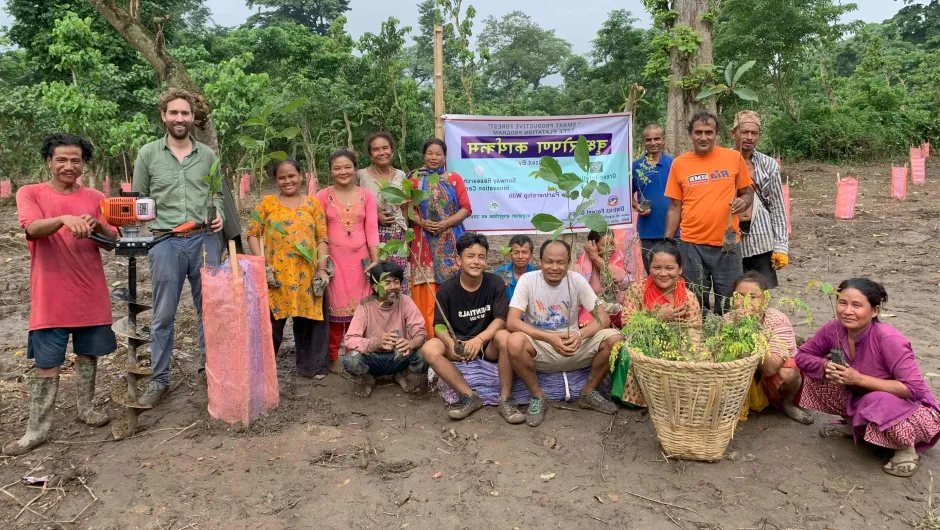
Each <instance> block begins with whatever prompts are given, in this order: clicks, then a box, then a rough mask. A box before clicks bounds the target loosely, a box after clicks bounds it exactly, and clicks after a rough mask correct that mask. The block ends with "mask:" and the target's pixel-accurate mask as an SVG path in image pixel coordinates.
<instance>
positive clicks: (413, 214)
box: [379, 175, 466, 357]
mask: <svg viewBox="0 0 940 530" xmlns="http://www.w3.org/2000/svg"><path fill="white" fill-rule="evenodd" d="M439 182H440V176H439V175H431V176H429V177H428V185H429V186H435V185H437V184H438V183H439ZM379 195H380V196H381V197H382V199H384V200H385V202H386V203H388V204H390V205H394V206H395V207H404V208H405V211H406V213H407V216H408V219H410V220H411V221H412V222H417V220H418V211H417V206H416V205H418V204H421V203H422V202H423V201H424V200H426V199H428V198H429V197H430V194H429V193H428V192H426V191H423V190H420V189H416V188H415V187H414V184H412V183H411V181H410V180H407V179H406V180H404V181H402V185H401V187H400V188H399V187H398V186H395V185H393V184H391V183H389V182H387V181H380V182H379ZM442 202H443V200H441V201H437V202H434V201H431V202H429V204H428V211H429V217H436V218H438V219H441V218H443V211H444V208H445V206H446V205H445V204H441V203H442ZM416 237H417V234H416V233H415V231H414V229H413V228H409V229H408V230H406V231H405V239H404V241H402V240H400V239H392V240H389V241H386V242H385V243H382V244H380V245H379V258H381V259H383V260H384V259H387V258H388V256H390V255H392V254H397V255H398V256H401V257H402V258H405V259H410V262H411V264H412V265H413V266H412V271H414V273H415V274H419V275H422V277H421V279H422V280H424V281H428V280H430V279H431V278H430V277H429V276H428V275H430V274H433V273H431V272H429V271H428V270H427V269H426V268H424V267H419V266H418V265H419V264H418V262H417V257H415V256H414V254H413V253H412V252H409V250H408V245H409V244H410V243H412V242H413V241H414V240H415V238H416ZM423 244H424V238H418V241H417V245H418V254H419V255H420V254H421V250H422V248H423ZM383 255H384V257H383ZM431 294H432V296H433V297H434V303H435V306H438V305H440V301H439V300H438V299H437V293H436V292H435V291H433V290H432V291H431ZM441 316H442V317H443V318H444V324H438V325H436V326H434V332H435V333H438V334H441V335H449V336H450V338H451V339H452V340H453V341H454V353H455V354H457V356H459V357H466V352H465V351H464V343H463V341H459V340H457V335H456V333H455V332H454V327H453V326H452V325H451V323H450V320H448V318H447V315H444V314H441Z"/></svg>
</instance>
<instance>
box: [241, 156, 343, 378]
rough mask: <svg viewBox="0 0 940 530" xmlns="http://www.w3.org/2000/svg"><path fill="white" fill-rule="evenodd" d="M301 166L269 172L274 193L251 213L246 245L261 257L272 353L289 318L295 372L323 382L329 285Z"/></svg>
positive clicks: (316, 208) (321, 220) (317, 216)
mask: <svg viewBox="0 0 940 530" xmlns="http://www.w3.org/2000/svg"><path fill="white" fill-rule="evenodd" d="M301 174H302V173H301V171H300V165H299V164H298V163H297V161H296V160H294V159H292V158H287V159H285V160H275V161H273V162H272V163H271V165H270V167H269V168H268V176H269V177H270V178H271V179H272V180H274V184H275V185H276V186H277V189H278V193H277V194H276V195H267V196H266V197H264V198H263V199H261V202H259V203H258V204H257V206H255V209H254V211H253V212H252V213H251V224H250V227H249V229H248V246H249V247H250V248H251V253H252V254H254V255H255V256H261V255H263V256H264V259H265V263H266V264H267V269H268V273H269V274H268V301H269V302H270V306H271V335H272V339H273V340H274V353H275V354H276V353H277V351H278V349H280V347H281V341H282V340H283V338H284V327H285V326H286V325H287V319H288V317H289V318H291V319H292V320H293V326H294V341H295V343H296V347H295V350H296V354H297V367H296V370H297V373H298V374H299V375H301V376H304V377H315V378H317V379H322V378H323V377H324V376H326V375H327V374H328V373H329V358H330V356H329V342H330V327H329V324H328V323H327V322H326V321H325V320H324V318H323V309H324V305H325V304H324V287H325V286H326V285H328V284H329V283H330V276H329V274H328V273H327V260H328V259H329V256H328V252H329V248H328V246H327V237H326V233H327V232H326V216H325V215H324V213H323V207H322V206H321V205H320V201H318V200H317V198H316V197H311V196H309V195H306V194H305V189H306V188H305V186H304V183H303V179H302V178H301Z"/></svg>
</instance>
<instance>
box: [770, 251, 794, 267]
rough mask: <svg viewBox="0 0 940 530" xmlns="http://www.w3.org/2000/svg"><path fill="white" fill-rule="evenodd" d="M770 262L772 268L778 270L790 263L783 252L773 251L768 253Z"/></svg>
mask: <svg viewBox="0 0 940 530" xmlns="http://www.w3.org/2000/svg"><path fill="white" fill-rule="evenodd" d="M770 263H771V264H772V265H773V267H774V270H780V269H782V268H784V267H786V266H787V264H789V263H790V258H789V256H787V255H786V254H784V253H783V252H774V253H773V254H771V255H770Z"/></svg>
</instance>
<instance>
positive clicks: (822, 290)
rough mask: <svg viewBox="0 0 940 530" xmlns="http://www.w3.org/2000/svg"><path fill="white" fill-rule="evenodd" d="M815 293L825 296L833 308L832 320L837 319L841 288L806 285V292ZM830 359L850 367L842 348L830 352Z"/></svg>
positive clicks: (820, 282) (816, 283) (824, 284)
mask: <svg viewBox="0 0 940 530" xmlns="http://www.w3.org/2000/svg"><path fill="white" fill-rule="evenodd" d="M813 291H815V292H817V293H819V294H822V295H824V296H825V297H826V298H827V299H828V300H829V306H830V307H831V308H832V318H837V317H836V300H837V299H838V298H839V288H838V287H836V286H835V285H833V284H831V283H829V282H824V281H821V280H812V281H810V282H809V283H808V284H806V292H813ZM837 329H838V328H837ZM838 343H839V334H838V332H836V344H838ZM829 359H830V360H831V361H832V362H834V363H836V364H841V365H843V366H848V361H846V359H845V351H844V350H843V349H842V348H832V349H831V350H829Z"/></svg>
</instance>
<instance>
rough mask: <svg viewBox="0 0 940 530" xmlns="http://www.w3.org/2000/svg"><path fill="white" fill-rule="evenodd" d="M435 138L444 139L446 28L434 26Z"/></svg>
mask: <svg viewBox="0 0 940 530" xmlns="http://www.w3.org/2000/svg"><path fill="white" fill-rule="evenodd" d="M434 136H435V137H436V138H440V139H442V140H443V139H444V28H443V26H440V25H437V24H435V25H434Z"/></svg>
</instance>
